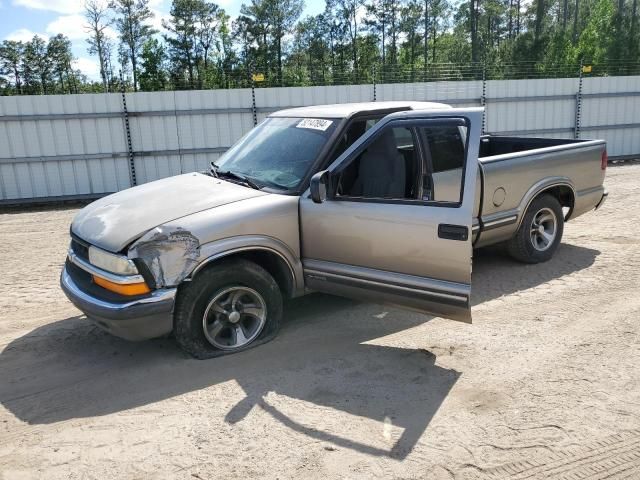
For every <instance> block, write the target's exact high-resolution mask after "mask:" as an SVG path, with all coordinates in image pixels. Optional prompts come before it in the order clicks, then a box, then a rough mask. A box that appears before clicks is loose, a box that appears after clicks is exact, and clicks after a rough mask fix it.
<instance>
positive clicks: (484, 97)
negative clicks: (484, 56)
mask: <svg viewBox="0 0 640 480" xmlns="http://www.w3.org/2000/svg"><path fill="white" fill-rule="evenodd" d="M480 105H481V106H483V107H484V110H483V111H482V135H484V133H485V131H486V127H487V65H486V63H483V64H482V96H481V97H480Z"/></svg>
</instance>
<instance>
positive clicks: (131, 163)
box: [120, 70, 138, 187]
mask: <svg viewBox="0 0 640 480" xmlns="http://www.w3.org/2000/svg"><path fill="white" fill-rule="evenodd" d="M120 93H121V94H122V114H123V119H124V130H125V139H126V141H127V157H128V158H129V179H130V180H131V186H132V187H135V186H136V185H137V184H138V182H137V180H136V164H135V161H134V158H133V144H132V143H131V125H130V124H129V110H127V96H126V94H125V86H124V76H123V74H122V70H120Z"/></svg>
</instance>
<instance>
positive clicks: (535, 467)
mask: <svg viewBox="0 0 640 480" xmlns="http://www.w3.org/2000/svg"><path fill="white" fill-rule="evenodd" d="M606 183H607V187H608V189H609V191H610V197H609V200H608V202H607V204H606V205H605V206H604V207H603V208H602V209H601V210H600V211H598V212H596V213H589V214H587V215H584V216H583V217H581V218H579V219H577V220H576V221H574V222H570V223H569V224H568V225H567V227H566V230H565V236H564V240H563V243H562V245H561V247H560V248H559V250H558V252H557V254H556V256H555V258H554V259H553V260H552V261H550V262H548V263H546V264H542V265H521V264H518V263H514V262H513V261H511V260H510V259H508V258H507V257H506V256H504V254H502V253H501V252H499V251H483V252H479V253H477V255H476V258H475V260H474V272H473V277H474V278H473V282H474V285H473V288H474V302H473V303H474V309H473V314H474V323H473V325H466V324H461V323H456V322H452V321H447V320H443V319H439V318H435V319H430V318H428V317H425V316H422V315H418V314H414V313H406V312H403V311H399V310H394V309H390V308H388V307H384V306H379V305H373V304H363V303H356V302H351V301H348V300H344V299H339V298H334V297H329V296H322V295H312V296H309V297H305V298H302V299H298V300H296V301H294V302H292V304H291V305H290V306H289V307H288V309H287V311H286V315H285V317H286V321H285V323H284V326H283V328H282V331H281V334H280V335H279V336H278V337H277V339H276V340H274V341H273V342H271V343H269V344H266V345H263V346H260V347H259V348H256V349H253V350H250V351H248V352H245V353H242V354H239V355H233V356H229V357H224V358H218V359H213V360H209V361H197V360H193V359H191V358H188V357H187V356H186V355H185V354H183V353H182V352H181V351H180V350H179V349H178V348H177V347H176V345H175V343H174V342H173V341H172V340H171V339H160V340H154V341H149V342H143V343H128V342H125V341H123V340H119V339H117V338H113V337H111V336H109V335H107V334H105V333H103V332H101V331H100V330H98V329H97V328H96V327H94V326H92V325H91V324H90V323H89V322H88V321H87V320H86V319H85V318H84V317H83V316H82V315H81V314H80V312H79V311H77V310H76V309H75V308H74V307H73V306H72V305H71V304H70V303H69V302H68V301H67V300H66V298H65V297H64V295H63V294H62V292H61V291H60V289H59V287H58V275H59V272H60V268H61V266H62V263H63V260H64V256H65V251H66V248H67V243H68V225H69V222H70V220H71V218H72V217H73V215H74V214H75V212H76V210H75V209H58V210H48V211H30V212H22V213H8V214H2V215H0V245H2V247H1V248H0V265H1V266H2V271H1V274H0V352H1V353H0V472H1V474H0V478H4V479H12V480H13V479H22V478H46V479H85V478H86V479H105V478H127V479H128V478H131V479H134V478H135V479H146V478H153V479H173V478H177V479H194V478H195V479H201V480H203V479H213V478H224V479H231V478H243V479H244V478H269V479H275V478H281V479H284V478H310V479H323V480H325V479H333V478H351V479H365V478H366V479H368V478H374V477H375V478H424V479H448V478H456V479H472V478H478V479H485V478H487V479H495V478H514V479H531V478H544V479H548V478H552V479H560V478H563V479H564V478H567V479H582V478H590V479H591V478H593V479H604V478H607V479H614V478H615V479H622V478H636V479H637V478H640V342H639V340H640V337H639V335H640V240H639V239H640V165H629V166H620V167H610V169H609V172H608V178H607V182H606Z"/></svg>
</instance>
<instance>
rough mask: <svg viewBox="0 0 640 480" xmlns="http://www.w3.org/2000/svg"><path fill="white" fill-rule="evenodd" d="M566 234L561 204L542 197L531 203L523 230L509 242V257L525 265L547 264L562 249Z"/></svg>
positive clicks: (556, 200) (548, 196) (553, 199)
mask: <svg viewBox="0 0 640 480" xmlns="http://www.w3.org/2000/svg"><path fill="white" fill-rule="evenodd" d="M563 231H564V217H563V214H562V206H561V205H560V202H558V199H556V198H555V197H553V196H551V195H542V196H540V197H538V198H536V199H534V200H533V202H531V204H530V205H529V208H528V209H527V211H526V213H525V215H524V218H523V219H522V223H521V224H520V228H518V231H517V232H516V234H515V235H514V236H513V238H511V240H509V242H508V244H507V248H508V251H509V254H510V255H511V256H512V257H513V258H515V259H516V260H519V261H521V262H525V263H540V262H546V261H547V260H549V259H550V258H551V257H552V256H553V254H554V253H555V251H556V249H557V248H558V245H559V244H560V240H562V233H563Z"/></svg>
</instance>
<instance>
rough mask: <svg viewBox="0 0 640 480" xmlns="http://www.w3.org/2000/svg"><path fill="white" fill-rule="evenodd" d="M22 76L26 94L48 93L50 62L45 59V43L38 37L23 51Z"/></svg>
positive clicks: (35, 36)
mask: <svg viewBox="0 0 640 480" xmlns="http://www.w3.org/2000/svg"><path fill="white" fill-rule="evenodd" d="M23 66H24V70H23V75H24V82H25V86H26V87H27V89H28V93H32V94H33V93H36V94H40V93H42V94H44V95H47V94H48V93H49V85H50V83H51V66H52V65H51V62H50V61H49V58H48V57H47V43H46V42H45V41H44V40H43V39H42V38H41V37H39V36H37V35H34V37H33V38H32V39H31V40H30V41H29V42H27V44H26V46H25V49H24V59H23Z"/></svg>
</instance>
